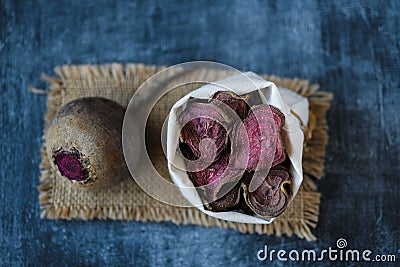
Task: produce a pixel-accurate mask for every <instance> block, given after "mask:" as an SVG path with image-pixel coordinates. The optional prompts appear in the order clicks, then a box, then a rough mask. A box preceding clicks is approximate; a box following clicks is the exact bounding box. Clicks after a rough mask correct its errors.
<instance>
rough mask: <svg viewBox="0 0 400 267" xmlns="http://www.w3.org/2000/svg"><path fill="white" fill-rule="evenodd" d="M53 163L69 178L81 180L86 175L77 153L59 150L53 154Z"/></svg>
mask: <svg viewBox="0 0 400 267" xmlns="http://www.w3.org/2000/svg"><path fill="white" fill-rule="evenodd" d="M55 163H56V165H57V167H58V170H59V171H60V172H61V174H62V175H64V176H66V177H67V178H68V179H70V180H75V181H81V180H84V179H85V178H86V176H87V174H86V171H85V170H84V168H83V167H82V165H81V162H80V160H79V155H76V154H74V153H70V152H66V151H60V152H58V153H57V155H56V156H55Z"/></svg>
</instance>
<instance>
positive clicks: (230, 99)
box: [212, 91, 250, 120]
mask: <svg viewBox="0 0 400 267" xmlns="http://www.w3.org/2000/svg"><path fill="white" fill-rule="evenodd" d="M212 99H213V100H217V101H219V102H222V103H221V105H218V106H220V107H221V108H222V109H224V110H225V109H229V108H230V109H232V110H233V111H235V112H236V114H237V115H238V116H239V118H240V119H242V120H244V119H245V118H246V117H247V115H248V113H249V110H250V106H249V105H248V104H247V103H246V98H245V97H241V96H239V95H237V94H235V93H233V92H227V91H218V92H216V93H215V94H214V95H213V97H212ZM217 101H214V102H213V103H218V102H217ZM228 114H229V113H228Z"/></svg>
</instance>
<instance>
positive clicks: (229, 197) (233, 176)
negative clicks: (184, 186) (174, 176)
mask: <svg viewBox="0 0 400 267" xmlns="http://www.w3.org/2000/svg"><path fill="white" fill-rule="evenodd" d="M229 157H230V151H229V150H226V151H224V153H223V154H222V155H221V157H220V158H219V159H218V160H217V161H215V162H214V163H212V164H211V165H210V166H208V167H207V168H205V169H203V170H199V171H196V172H189V178H190V180H191V181H192V182H193V184H194V185H195V186H196V187H201V188H199V189H198V192H199V194H200V196H201V197H202V199H203V200H205V201H206V202H208V203H210V202H215V203H214V205H215V207H217V206H221V207H222V206H223V207H224V208H229V207H233V206H235V205H237V203H238V202H239V197H237V198H236V195H237V194H236V191H235V190H236V189H235V190H234V189H233V188H234V187H235V184H236V185H238V184H239V180H240V178H241V173H240V171H238V170H235V169H230V168H228V164H229ZM231 188H232V189H231ZM230 189H231V190H230ZM232 190H233V191H234V192H231V191H232ZM219 201H220V202H219Z"/></svg>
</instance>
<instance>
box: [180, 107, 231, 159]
mask: <svg viewBox="0 0 400 267" xmlns="http://www.w3.org/2000/svg"><path fill="white" fill-rule="evenodd" d="M178 122H179V123H180V125H181V126H183V128H182V130H181V132H180V141H181V142H182V143H185V144H186V145H187V146H188V147H189V148H190V150H191V151H192V153H193V154H194V156H195V157H196V158H200V157H201V156H202V157H203V159H207V161H213V160H215V159H218V158H219V156H220V155H221V152H222V151H223V150H224V149H225V148H226V147H227V141H228V135H227V131H226V128H227V124H228V123H227V120H226V119H225V118H224V114H223V113H222V110H221V109H220V108H219V107H217V106H215V105H212V104H208V103H193V102H192V103H190V104H189V105H188V106H187V107H186V109H185V110H184V111H183V112H182V113H181V114H180V115H179V117H178ZM224 126H225V127H224ZM205 139H206V140H205ZM202 141H208V142H202ZM200 144H202V147H203V153H204V155H201V149H200V147H201V146H200Z"/></svg>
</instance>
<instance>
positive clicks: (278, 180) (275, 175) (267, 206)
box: [243, 167, 293, 218]
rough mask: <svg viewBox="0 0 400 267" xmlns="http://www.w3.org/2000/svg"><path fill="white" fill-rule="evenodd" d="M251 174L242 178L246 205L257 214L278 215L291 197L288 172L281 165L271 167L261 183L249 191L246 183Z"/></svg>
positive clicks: (264, 215)
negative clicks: (252, 190)
mask: <svg viewBox="0 0 400 267" xmlns="http://www.w3.org/2000/svg"><path fill="white" fill-rule="evenodd" d="M251 178H252V174H247V175H246V177H244V179H243V188H244V199H245V202H246V204H247V206H248V207H249V208H250V209H251V210H252V211H253V212H254V213H255V214H257V215H259V216H262V217H266V218H271V217H276V216H278V215H280V214H281V213H282V212H283V211H284V210H285V209H286V207H287V204H288V202H289V200H290V198H291V197H292V191H291V184H292V182H293V178H292V176H291V174H290V172H289V171H288V170H287V169H285V168H282V167H277V168H274V169H271V170H270V172H269V173H268V175H267V177H266V178H265V179H264V181H263V182H262V184H261V185H260V186H259V187H258V188H257V189H256V190H255V191H254V192H249V190H248V185H249V183H250V180H251Z"/></svg>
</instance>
